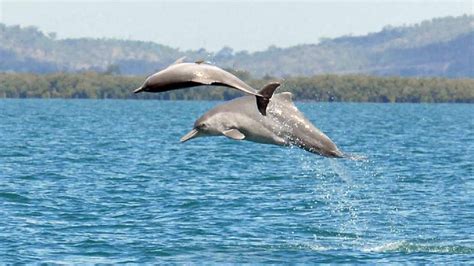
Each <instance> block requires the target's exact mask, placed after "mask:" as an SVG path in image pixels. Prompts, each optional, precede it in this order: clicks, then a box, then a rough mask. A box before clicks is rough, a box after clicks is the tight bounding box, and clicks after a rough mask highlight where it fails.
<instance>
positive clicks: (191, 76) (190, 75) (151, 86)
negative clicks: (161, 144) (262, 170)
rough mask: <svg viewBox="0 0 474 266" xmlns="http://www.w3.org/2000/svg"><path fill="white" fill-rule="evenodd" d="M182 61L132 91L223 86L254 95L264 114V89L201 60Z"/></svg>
mask: <svg viewBox="0 0 474 266" xmlns="http://www.w3.org/2000/svg"><path fill="white" fill-rule="evenodd" d="M183 61H184V57H183V58H180V59H178V60H177V61H176V62H175V63H173V64H172V65H170V66H168V67H167V68H165V69H163V70H161V71H159V72H157V73H155V74H153V75H151V76H149V77H148V78H147V79H146V80H145V82H144V83H143V85H142V86H140V87H139V88H137V89H136V90H134V93H139V92H142V91H147V92H164V91H169V90H176V89H181V88H189V87H195V86H201V85H214V86H225V87H229V88H234V89H237V90H240V91H242V92H245V93H247V94H251V95H254V96H256V99H257V108H258V111H259V112H260V113H261V114H262V115H266V109H267V105H268V103H269V101H270V98H271V97H272V94H265V91H260V92H258V91H256V90H255V89H253V88H252V87H250V86H249V85H247V84H246V83H245V82H243V81H242V80H240V79H239V78H238V77H236V76H235V75H233V74H231V73H229V72H227V71H225V70H223V69H221V68H219V67H216V66H213V65H209V64H207V63H204V62H202V61H198V62H196V63H184V62H183ZM272 93H273V92H272ZM254 104H255V102H254Z"/></svg>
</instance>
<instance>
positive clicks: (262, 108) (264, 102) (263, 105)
mask: <svg viewBox="0 0 474 266" xmlns="http://www.w3.org/2000/svg"><path fill="white" fill-rule="evenodd" d="M278 87H280V83H278V82H271V83H268V84H267V85H265V86H264V87H263V88H262V89H261V90H260V91H259V92H258V93H259V94H261V95H262V96H257V108H258V111H259V112H260V113H261V114H262V115H267V106H268V103H269V102H270V98H272V96H273V93H274V92H275V90H276V89H277V88H278Z"/></svg>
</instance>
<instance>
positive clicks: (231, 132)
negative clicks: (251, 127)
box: [222, 128, 245, 140]
mask: <svg viewBox="0 0 474 266" xmlns="http://www.w3.org/2000/svg"><path fill="white" fill-rule="evenodd" d="M222 134H224V136H226V137H228V138H230V139H235V140H243V139H245V135H244V134H243V133H242V132H240V131H239V130H238V129H235V128H232V129H228V130H225V131H224V132H222Z"/></svg>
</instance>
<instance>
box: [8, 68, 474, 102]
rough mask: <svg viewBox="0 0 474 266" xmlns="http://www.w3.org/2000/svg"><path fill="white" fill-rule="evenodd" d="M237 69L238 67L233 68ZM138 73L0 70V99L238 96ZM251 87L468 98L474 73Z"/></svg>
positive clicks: (302, 96) (328, 98)
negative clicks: (162, 82)
mask: <svg viewBox="0 0 474 266" xmlns="http://www.w3.org/2000/svg"><path fill="white" fill-rule="evenodd" d="M237 74H238V73H237ZM144 78H145V77H143V76H120V75H112V74H106V73H97V72H85V73H53V74H45V75H40V74H30V73H0V99H3V98H16V99H23V98H46V99H47V98H53V99H156V100H206V101H208V100H218V101H219V100H220V101H223V100H230V99H233V98H237V97H240V96H242V93H240V92H239V91H237V90H232V89H228V88H224V87H213V88H207V87H195V88H189V89H182V90H175V91H169V92H164V93H140V94H133V93H132V91H133V89H135V88H137V87H138V86H139V85H140V84H141V83H142V82H143V80H144ZM241 78H242V79H244V80H245V81H246V82H248V83H249V84H250V85H251V86H253V87H254V88H255V89H259V88H261V87H262V86H263V85H264V84H266V83H268V82H270V81H274V80H279V81H280V82H281V83H282V86H281V88H280V89H279V90H277V93H278V92H282V91H290V92H292V93H293V96H294V100H295V101H316V102H351V103H357V102H361V103H474V79H448V78H434V77H423V78H405V77H403V78H402V77H376V76H367V75H316V76H305V77H288V78H286V79H283V80H281V79H275V78H271V77H267V78H263V79H251V78H246V77H245V76H242V77H241Z"/></svg>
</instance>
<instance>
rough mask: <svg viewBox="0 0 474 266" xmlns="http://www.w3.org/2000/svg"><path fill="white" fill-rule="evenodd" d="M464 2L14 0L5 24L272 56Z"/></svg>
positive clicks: (453, 9)
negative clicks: (276, 50)
mask: <svg viewBox="0 0 474 266" xmlns="http://www.w3.org/2000/svg"><path fill="white" fill-rule="evenodd" d="M473 6H474V0H463V1H384V0H382V1H354V0H352V1H350V0H346V1H291V2H290V1H248V0H247V1H238V2H237V1H226V0H224V1H222V0H221V1H196V0H195V1H143V0H142V1H104V0H102V1H67V0H62V1H39V0H37V1H33V0H30V1H22V0H17V1H12V0H0V22H3V23H5V24H7V25H14V24H19V25H22V26H29V25H34V26H37V27H39V28H40V29H41V30H42V31H43V32H56V33H58V37H59V38H69V37H73V38H75V37H98V38H99V37H112V38H123V39H133V40H144V41H153V42H157V43H161V44H165V45H169V46H171V47H175V48H180V49H181V50H187V49H199V48H205V49H207V50H210V51H217V50H219V49H221V48H222V47H223V46H230V47H232V48H233V49H234V50H248V51H256V50H264V49H266V48H267V47H268V46H270V45H276V46H278V47H288V46H292V45H297V44H303V43H317V42H318V40H319V38H321V37H338V36H341V35H346V34H352V35H362V34H366V33H368V32H375V31H379V30H381V29H382V27H383V26H385V25H388V24H391V25H394V26H399V25H403V24H413V23H417V22H420V21H422V20H425V19H431V18H434V17H441V16H449V15H452V16H458V15H462V14H473Z"/></svg>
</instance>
